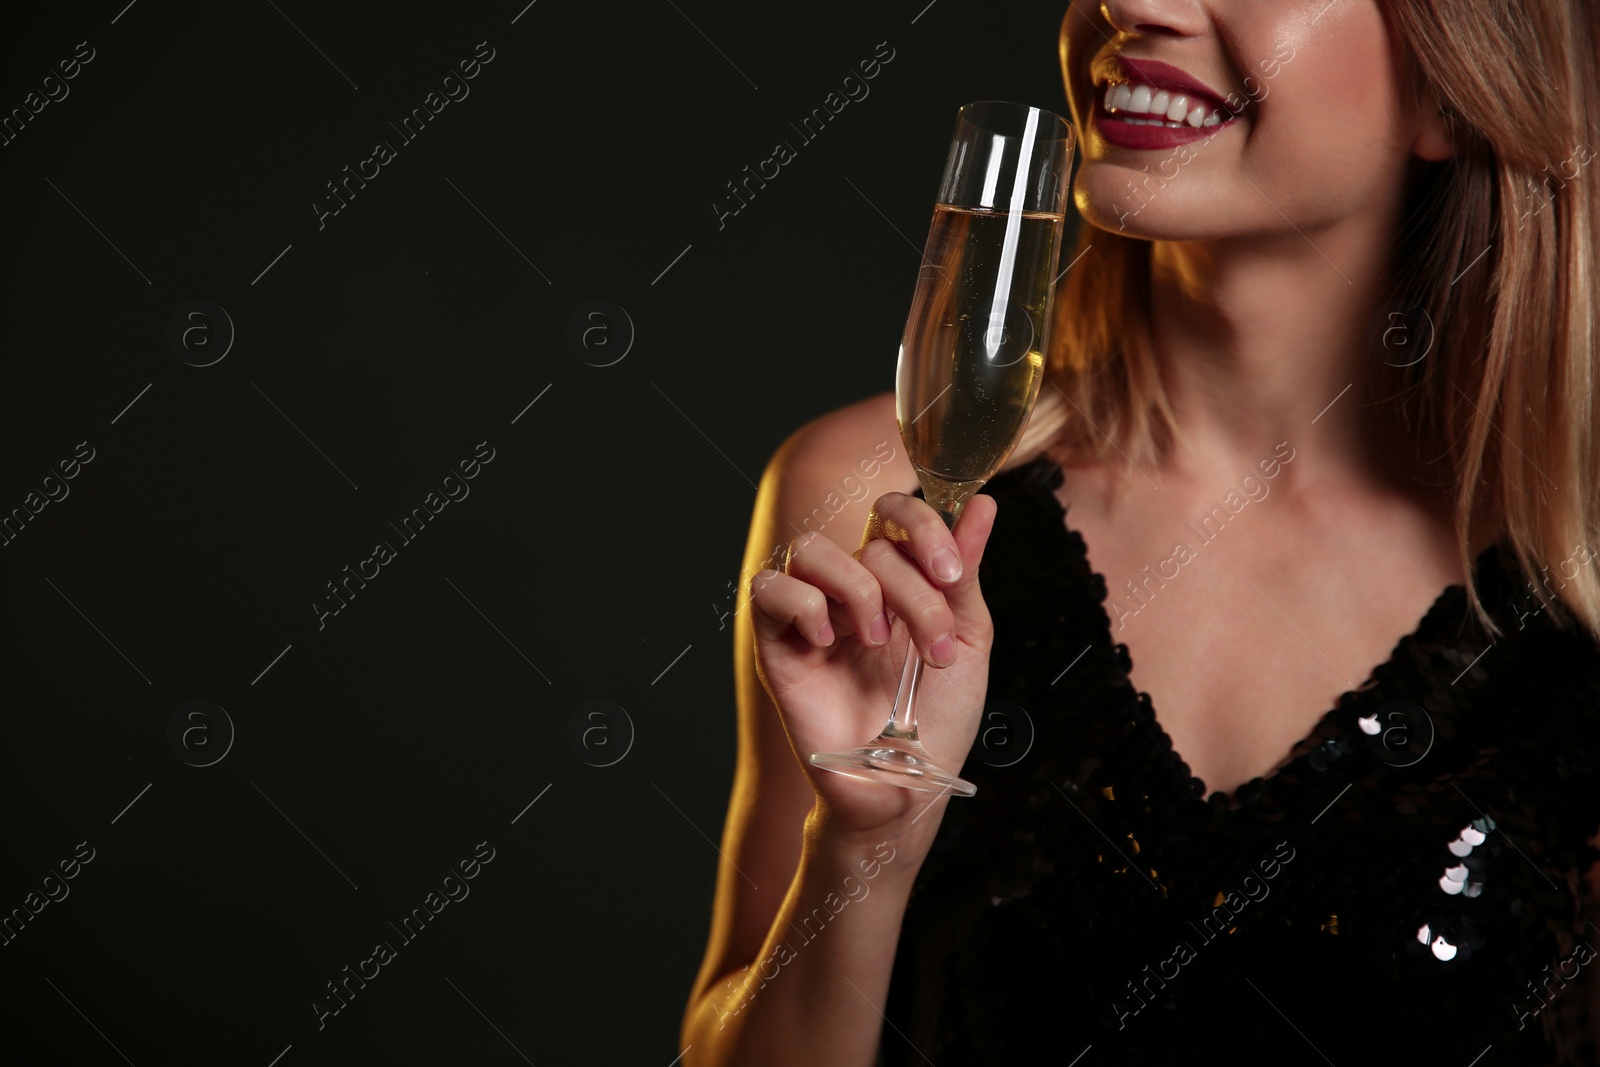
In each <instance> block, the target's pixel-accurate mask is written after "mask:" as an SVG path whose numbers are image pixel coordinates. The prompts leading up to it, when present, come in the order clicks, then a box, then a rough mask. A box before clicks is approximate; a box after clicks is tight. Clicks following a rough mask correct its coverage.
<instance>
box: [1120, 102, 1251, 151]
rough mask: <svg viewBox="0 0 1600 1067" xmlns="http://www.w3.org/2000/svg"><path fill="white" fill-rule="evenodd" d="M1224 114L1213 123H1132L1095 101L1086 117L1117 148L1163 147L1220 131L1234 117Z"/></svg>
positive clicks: (1231, 123) (1189, 141)
mask: <svg viewBox="0 0 1600 1067" xmlns="http://www.w3.org/2000/svg"><path fill="white" fill-rule="evenodd" d="M1224 115H1225V116H1226V117H1225V118H1223V120H1222V121H1221V122H1219V123H1217V125H1215V126H1190V125H1188V124H1187V123H1185V124H1184V125H1182V126H1136V125H1134V124H1133V123H1131V122H1123V121H1122V120H1121V119H1120V118H1118V117H1117V116H1116V115H1114V114H1112V113H1110V112H1108V111H1106V109H1105V105H1104V103H1098V104H1096V105H1095V107H1094V109H1093V110H1092V111H1090V113H1089V121H1090V123H1092V124H1093V126H1094V129H1095V132H1097V133H1098V134H1099V135H1100V136H1101V137H1103V138H1104V139H1105V140H1106V141H1108V142H1110V143H1111V144H1113V145H1116V146H1117V147H1118V148H1133V149H1164V148H1177V147H1178V146H1180V145H1186V144H1189V143H1191V142H1193V141H1199V140H1203V139H1205V138H1207V137H1210V136H1213V135H1214V134H1218V133H1221V132H1222V131H1223V130H1225V129H1227V128H1228V127H1229V126H1232V125H1233V124H1234V122H1235V121H1237V120H1236V119H1235V118H1234V117H1233V116H1231V115H1227V114H1226V112H1224ZM1134 117H1135V118H1150V117H1151V116H1148V115H1136V116H1134Z"/></svg>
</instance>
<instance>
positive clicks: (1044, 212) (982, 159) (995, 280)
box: [811, 100, 1075, 796]
mask: <svg viewBox="0 0 1600 1067" xmlns="http://www.w3.org/2000/svg"><path fill="white" fill-rule="evenodd" d="M1074 141H1075V133H1074V130H1073V128H1072V126H1071V125H1070V124H1069V123H1068V122H1067V121H1066V120H1065V119H1063V118H1061V116H1059V115H1055V114H1052V113H1051V112H1049V111H1043V110H1040V109H1039V108H1036V107H1028V106H1027V105H1024V104H1014V103H1009V102H1006V101H1000V100H982V101H978V102H976V103H971V104H967V105H966V106H965V107H963V108H961V110H960V111H959V112H958V113H957V115H956V128H955V134H954V136H953V137H952V138H951V142H950V154H949V156H948V157H947V159H946V162H945V169H944V180H943V181H942V182H941V183H940V186H939V196H938V200H937V202H936V204H935V205H934V209H933V223H932V225H931V226H930V227H929V229H928V241H927V245H926V249H925V251H924V253H923V257H922V267H921V270H920V272H919V273H918V275H917V288H916V293H915V295H914V296H913V297H912V300H911V314H910V317H909V318H908V319H907V321H906V329H905V334H904V336H903V338H902V340H901V342H900V357H899V363H898V365H897V368H896V372H895V416H896V419H897V421H898V422H899V424H900V439H901V441H903V442H904V443H905V446H906V452H907V454H908V455H909V456H910V457H911V462H912V465H913V466H914V467H915V468H916V471H917V480H918V481H919V482H921V483H922V492H923V496H924V498H925V499H926V500H927V502H928V503H929V504H931V505H932V506H933V507H934V508H935V509H936V510H937V511H938V512H939V515H940V517H941V518H943V519H944V521H945V525H946V526H949V527H954V526H955V524H956V520H957V519H958V518H959V517H960V515H961V510H962V508H964V507H965V506H966V503H967V501H968V500H970V499H971V497H972V494H973V493H976V492H977V491H978V490H979V489H980V488H982V487H983V484H984V483H985V482H987V481H988V480H989V479H990V478H991V477H993V476H994V473H995V472H996V471H998V470H999V469H1000V468H1001V467H1002V466H1003V465H1004V464H1005V461H1006V460H1007V459H1008V458H1009V457H1010V456H1011V453H1012V450H1013V449H1015V448H1016V445H1017V441H1018V440H1019V439H1020V438H1021V437H1022V432H1023V430H1024V429H1025V428H1026V427H1027V424H1028V417H1029V415H1031V414H1032V412H1033V406H1034V403H1035V402H1036V401H1037V400H1038V398H1039V383H1040V379H1041V377H1042V375H1043V371H1044V353H1045V352H1046V351H1047V340H1048V333H1049V325H1050V310H1051V305H1052V302H1053V299H1054V295H1055V279H1056V266H1057V262H1058V260H1059V258H1060V254H1061V233H1062V228H1063V225H1064V222H1065V218H1066V194H1067V189H1068V185H1069V182H1068V178H1069V174H1070V170H1071V165H1072V149H1073V144H1074ZM921 676H922V657H921V656H920V655H918V653H917V651H916V648H915V646H914V645H913V644H912V643H911V642H910V641H909V639H908V641H907V643H906V659H905V666H904V668H903V669H902V671H901V675H900V689H899V692H898V693H897V694H896V696H895V701H894V709H893V710H892V711H891V712H890V713H889V723H888V725H887V726H885V727H884V728H883V731H882V732H881V733H879V735H878V736H877V737H876V738H874V739H873V740H872V741H870V742H868V743H867V744H866V745H863V746H862V747H860V748H856V749H852V750H850V751H848V752H818V753H813V754H812V756H811V765H812V766H813V767H820V768H822V769H823V770H829V771H835V772H837V773H839V774H845V775H849V776H850V777H853V778H861V779H865V780H866V781H872V782H884V783H887V784H891V785H897V786H901V787H903V788H906V789H917V790H923V791H927V792H950V793H954V794H956V795H958V796H972V795H973V794H974V793H976V792H977V787H976V786H974V785H973V784H972V783H970V782H967V781H965V780H963V779H962V778H960V777H959V776H958V775H957V774H955V773H954V772H952V771H949V770H946V769H945V768H943V767H940V766H938V765H937V764H936V763H934V762H933V761H932V760H931V759H930V758H929V757H928V754H927V752H926V751H925V750H924V749H923V747H922V743H921V742H920V741H918V740H917V719H916V709H915V700H916V693H917V684H918V681H919V679H920V678H921Z"/></svg>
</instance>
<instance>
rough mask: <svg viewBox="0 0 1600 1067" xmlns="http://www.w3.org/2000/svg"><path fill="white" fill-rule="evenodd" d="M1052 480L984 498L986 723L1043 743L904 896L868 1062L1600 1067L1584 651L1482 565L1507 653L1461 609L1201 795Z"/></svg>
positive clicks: (1038, 477) (1594, 714)
mask: <svg viewBox="0 0 1600 1067" xmlns="http://www.w3.org/2000/svg"><path fill="white" fill-rule="evenodd" d="M1061 481H1062V472H1061V469H1060V467H1059V466H1057V465H1056V464H1055V463H1053V462H1051V461H1050V460H1049V459H1047V458H1046V457H1043V456H1041V457H1039V458H1038V459H1035V460H1033V461H1031V462H1029V463H1026V464H1023V465H1021V466H1018V467H1016V468H1013V469H1011V470H1008V471H1005V472H1002V473H1001V474H999V475H997V476H996V477H995V478H993V479H992V480H991V481H990V482H989V483H988V485H987V486H986V487H985V488H984V490H983V491H984V492H988V493H992V494H993V495H994V496H995V497H996V500H997V502H998V503H999V504H1000V512H999V515H998V518H997V521H996V526H995V529H994V531H993V533H992V535H991V538H990V542H989V545H988V547H987V549H986V550H985V554H984V560H983V564H982V568H981V570H980V575H981V580H982V583H983V589H984V595H985V599H986V601H987V603H988V604H989V607H990V610H991V613H992V615H993V617H994V620H995V629H996V633H995V646H994V651H993V655H992V660H991V671H990V683H989V704H988V708H987V709H986V711H987V710H991V709H999V710H1000V711H1001V712H1003V713H1009V718H1008V719H1003V720H996V722H998V723H999V724H1000V725H1002V726H1004V728H1005V729H1006V730H1007V731H1009V733H1010V741H1011V742H1012V743H1014V744H1018V745H1020V744H1021V743H1023V742H1025V740H1026V739H1025V738H1024V737H1023V736H1022V735H1023V734H1025V733H1026V726H1027V722H1025V721H1024V720H1028V721H1031V724H1032V727H1033V731H1034V737H1033V740H1032V744H1031V747H1030V748H1028V749H1027V751H1026V755H1023V756H1022V757H1021V758H1020V759H1016V757H1017V755H1018V753H1019V751H1020V748H1013V749H1012V750H1011V751H1010V754H1009V755H1004V756H1001V755H998V754H997V751H1004V749H1003V747H1001V746H996V745H992V744H988V745H984V744H980V745H979V746H975V748H974V752H973V755H972V757H971V758H969V759H968V761H967V763H966V765H965V767H964V769H963V772H962V773H963V776H964V777H966V778H968V779H969V780H970V781H972V782H974V783H975V784H976V785H977V787H978V792H977V795H976V796H975V797H973V798H971V799H956V800H953V801H952V802H951V803H950V805H949V808H948V811H947V814H946V815H945V820H944V823H943V825H942V826H941V828H940V831H939V835H938V838H937V840H936V842H935V844H934V846H933V849H932V851H931V853H930V855H929V857H928V860H927V862H926V864H925V865H924V867H923V868H922V870H921V872H920V873H919V875H918V878H917V882H916V886H915V889H914V892H913V895H912V899H911V902H910V905H909V907H908V910H907V913H906V917H905V923H904V926H903V928H902V933H901V938H900V943H899V948H898V952H897V955H896V959H895V969H894V975H893V980H892V984H891V987H890V993H889V1001H888V1004H887V1006H886V1011H885V1015H886V1018H887V1020H888V1022H889V1023H890V1025H887V1026H885V1027H884V1039H883V1045H882V1062H883V1063H884V1064H886V1065H889V1067H901V1065H911V1064H923V1065H925V1064H927V1063H929V1062H931V1063H934V1064H938V1065H939V1067H957V1065H961V1064H1008V1065H1010V1064H1019V1065H1032V1064H1043V1063H1050V1064H1057V1065H1062V1067H1066V1065H1070V1064H1075V1063H1076V1064H1079V1065H1080V1067H1099V1065H1104V1064H1141V1065H1154V1067H1159V1065H1166V1064H1196V1063H1198V1064H1207V1063H1228V1064H1249V1065H1254V1064H1263V1063H1270V1064H1298V1063H1307V1064H1328V1063H1331V1064H1336V1065H1338V1067H1369V1065H1371V1064H1385V1065H1386V1064H1399V1063H1406V1064H1413V1063H1417V1064H1421V1063H1427V1064H1435V1063H1437V1064H1444V1065H1458V1067H1467V1065H1468V1064H1470V1063H1473V1062H1474V1058H1475V1057H1477V1056H1479V1055H1480V1054H1481V1053H1484V1052H1485V1050H1486V1049H1487V1050H1489V1051H1488V1052H1487V1054H1486V1055H1484V1056H1483V1058H1482V1060H1479V1061H1476V1062H1477V1064H1478V1067H1491V1065H1504V1064H1523V1063H1557V1062H1573V1063H1594V1062H1595V1049H1594V1046H1593V1045H1592V1043H1590V1040H1589V1038H1588V1036H1587V1029H1586V1028H1587V1025H1588V1024H1587V1015H1586V1012H1585V1004H1584V998H1585V996H1586V993H1587V988H1586V985H1585V984H1584V983H1585V982H1586V980H1589V981H1592V979H1593V978H1594V977H1595V975H1594V972H1595V971H1596V970H1597V969H1600V959H1593V961H1592V962H1591V958H1592V957H1593V956H1594V954H1595V950H1600V929H1596V926H1600V915H1593V914H1589V915H1585V914H1584V913H1583V910H1582V909H1583V895H1582V891H1581V886H1580V881H1579V880H1580V877H1581V872H1584V871H1586V870H1588V869H1589V867H1590V866H1591V865H1592V864H1593V863H1594V861H1595V860H1596V859H1600V853H1597V852H1596V851H1595V849H1594V848H1593V847H1592V846H1591V844H1590V839H1591V838H1592V837H1593V836H1594V835H1595V834H1596V832H1597V830H1600V648H1597V646H1596V644H1595V643H1594V641H1593V640H1592V639H1591V638H1589V637H1587V636H1586V635H1585V634H1583V632H1582V631H1581V630H1577V631H1571V630H1562V629H1559V628H1557V627H1555V626H1554V625H1552V624H1551V623H1550V621H1549V619H1550V616H1549V613H1548V612H1546V613H1540V614H1529V613H1528V612H1529V605H1531V606H1532V607H1533V608H1537V607H1538V603H1537V601H1535V600H1532V599H1531V593H1529V591H1528V585H1527V582H1526V580H1525V579H1522V578H1520V577H1518V576H1517V573H1516V570H1515V560H1514V558H1512V557H1511V556H1510V553H1509V551H1508V550H1506V549H1504V548H1503V547H1501V546H1495V547H1492V548H1490V549H1489V550H1487V551H1486V552H1485V553H1484V554H1483V555H1482V556H1480V557H1479V559H1478V561H1477V568H1478V571H1477V574H1478V578H1477V580H1478V584H1479V594H1480V597H1481V598H1482V599H1483V602H1484V604H1485V607H1486V608H1487V609H1488V610H1489V611H1490V613H1491V614H1492V615H1493V616H1494V617H1495V618H1496V621H1497V622H1498V623H1499V625H1500V626H1501V627H1502V630H1503V631H1504V632H1503V633H1502V635H1501V636H1500V637H1499V638H1497V639H1496V640H1495V641H1494V643H1493V645H1492V647H1491V643H1490V640H1489V639H1488V638H1487V637H1485V636H1484V635H1483V633H1482V631H1481V629H1480V627H1479V625H1478V624H1477V622H1476V620H1475V619H1474V618H1473V616H1472V614H1471V612H1470V610H1469V609H1468V607H1467V600H1466V591H1465V589H1464V588H1463V587H1462V586H1460V585H1452V586H1450V587H1449V588H1447V589H1446V590H1445V591H1444V592H1443V593H1442V594H1441V595H1440V596H1439V598H1438V599H1437V600H1436V601H1435V603H1434V604H1433V606H1432V607H1431V608H1430V609H1429V611H1428V612H1427V614H1426V615H1425V616H1424V617H1423V619H1422V620H1421V621H1420V623H1419V624H1418V626H1417V629H1416V630H1415V631H1414V632H1412V633H1411V634H1410V635H1408V636H1406V637H1405V638H1403V639H1401V641H1400V642H1399V644H1398V645H1397V646H1396V647H1395V649H1394V651H1393V653H1392V654H1391V656H1390V657H1389V659H1388V660H1387V661H1386V662H1385V663H1383V664H1382V665H1380V666H1378V667H1377V668H1376V669H1375V670H1374V671H1373V673H1372V675H1371V677H1370V678H1368V679H1367V681H1366V682H1365V683H1363V684H1362V685H1361V686H1360V687H1359V688H1358V689H1356V690H1355V691H1352V692H1347V693H1345V694H1343V695H1342V697H1341V698H1340V700H1339V702H1338V704H1337V706H1336V707H1334V708H1333V709H1332V710H1330V711H1329V712H1328V713H1327V714H1326V715H1325V716H1324V717H1323V718H1322V720H1321V721H1320V722H1319V723H1318V724H1317V726H1316V728H1315V729H1314V730H1313V732H1312V733H1311V734H1310V735H1309V736H1307V737H1306V738H1305V739H1303V740H1302V741H1301V742H1300V743H1299V744H1298V745H1297V746H1296V747H1295V748H1294V750H1293V753H1292V758H1291V760H1290V762H1288V763H1287V764H1286V765H1285V766H1283V767H1281V768H1280V769H1279V770H1278V771H1277V772H1276V773H1274V774H1272V775H1271V776H1269V777H1268V778H1266V779H1259V778H1258V779H1255V780H1254V781H1252V782H1250V783H1248V784H1247V785H1244V786H1242V787H1240V788H1239V790H1238V791H1237V796H1236V797H1234V798H1232V799H1230V798H1228V797H1227V796H1225V795H1224V794H1221V793H1216V794H1213V795H1212V796H1210V797H1209V798H1208V797H1205V796H1202V795H1201V791H1202V789H1203V786H1202V783H1201V782H1200V781H1199V779H1196V778H1192V777H1191V775H1190V773H1189V769H1188V767H1187V766H1186V765H1185V764H1184V763H1183V762H1182V760H1181V759H1180V758H1179V757H1178V756H1177V755H1176V754H1175V753H1174V752H1173V749H1172V744H1171V740H1170V738H1168V736H1167V734H1166V732H1165V731H1164V730H1163V729H1162V728H1161V727H1160V726H1159V725H1158V724H1157V722H1156V720H1155V718H1154V715H1153V713H1152V711H1151V705H1150V699H1149V697H1148V696H1147V695H1146V694H1144V693H1141V692H1138V691H1137V690H1136V689H1135V688H1134V687H1133V686H1132V685H1131V683H1130V680H1129V672H1130V671H1131V670H1132V663H1131V660H1130V658H1129V656H1128V651H1127V648H1126V646H1124V645H1122V644H1119V643H1116V642H1115V641H1114V638H1113V635H1112V630H1111V619H1110V617H1109V615H1108V613H1107V611H1106V604H1105V601H1106V596H1107V590H1106V584H1105V580H1104V578H1103V576H1102V575H1100V574H1098V573H1096V572H1095V571H1094V570H1093V569H1092V568H1091V566H1090V562H1089V558H1088V550H1087V547H1086V545H1085V544H1084V541H1083V538H1082V537H1081V536H1080V535H1079V534H1078V533H1077V532H1075V531H1073V530H1071V529H1070V528H1069V527H1068V525H1067V524H1066V522H1065V512H1064V511H1063V509H1062V507H1061V505H1060V503H1059V502H1058V501H1057V500H1056V498H1055V496H1054V495H1053V493H1052V490H1053V489H1054V488H1055V487H1057V486H1059V485H1060V484H1061ZM1586 565H1592V566H1600V560H1596V561H1594V562H1593V563H1587V564H1586ZM1569 569H1570V568H1569ZM1241 685H1248V680H1247V679H1245V680H1241ZM1018 708H1020V709H1022V710H1021V711H1020V712H1019V711H1017V710H1016V709H1018ZM985 728H987V726H986V727H985ZM1012 759H1016V762H1015V763H1013V764H1011V765H1009V766H996V765H993V764H997V763H1004V762H1007V761H1009V760H1012ZM1591 920H1592V921H1593V923H1594V925H1591ZM1085 1050H1088V1051H1087V1052H1086V1051H1085ZM1080 1055H1082V1056H1083V1058H1082V1059H1081V1060H1078V1059H1076V1057H1079V1056H1080Z"/></svg>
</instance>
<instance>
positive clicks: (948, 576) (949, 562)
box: [933, 548, 961, 582]
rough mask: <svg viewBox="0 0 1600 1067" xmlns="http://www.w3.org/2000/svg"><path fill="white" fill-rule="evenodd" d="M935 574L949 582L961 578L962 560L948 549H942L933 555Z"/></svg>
mask: <svg viewBox="0 0 1600 1067" xmlns="http://www.w3.org/2000/svg"><path fill="white" fill-rule="evenodd" d="M933 573H934V574H937V575H938V576H939V577H940V578H942V579H943V580H945V581H947V582H953V581H955V580H956V579H957V578H959V577H961V560H959V559H957V558H956V554H955V553H954V552H952V551H950V550H949V549H948V548H941V549H940V550H939V551H937V552H935V553H934V554H933Z"/></svg>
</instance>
